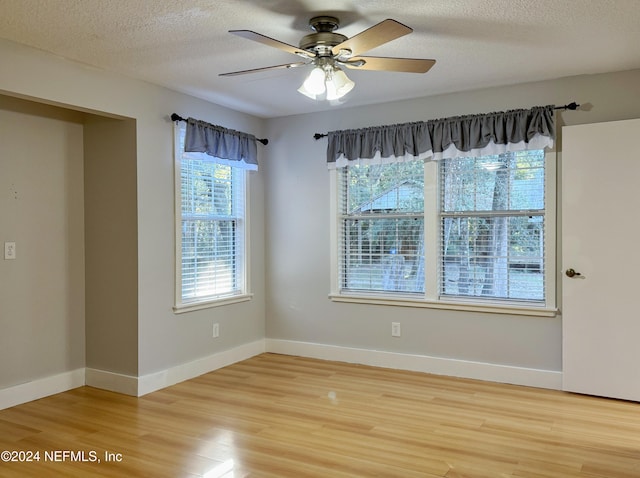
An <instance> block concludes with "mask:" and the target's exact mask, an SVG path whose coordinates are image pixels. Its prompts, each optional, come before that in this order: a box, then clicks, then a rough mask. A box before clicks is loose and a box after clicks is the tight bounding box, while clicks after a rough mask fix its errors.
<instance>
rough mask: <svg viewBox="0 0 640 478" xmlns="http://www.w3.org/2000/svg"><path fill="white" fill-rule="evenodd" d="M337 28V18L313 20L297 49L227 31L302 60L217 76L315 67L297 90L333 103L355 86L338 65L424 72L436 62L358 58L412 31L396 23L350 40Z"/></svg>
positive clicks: (382, 24)
mask: <svg viewBox="0 0 640 478" xmlns="http://www.w3.org/2000/svg"><path fill="white" fill-rule="evenodd" d="M339 26H340V22H339V20H338V19H337V18H336V17H332V16H317V17H313V18H312V19H311V20H309V27H310V28H311V29H312V30H313V31H314V33H311V34H309V35H306V36H304V37H303V38H302V39H301V40H300V44H299V46H297V47H296V46H294V45H289V44H288V43H284V42H281V41H279V40H275V39H273V38H270V37H268V36H265V35H262V34H260V33H256V32H254V31H251V30H230V31H229V33H232V34H234V35H237V36H240V37H243V38H246V39H248V40H253V41H257V42H259V43H262V44H264V45H267V46H271V47H274V48H278V49H279V50H283V51H286V52H287V53H292V54H294V55H297V56H300V57H302V58H303V59H304V61H298V62H295V63H286V64H284V65H275V66H267V67H264V68H254V69H251V70H242V71H234V72H231V73H221V74H220V76H235V75H244V74H247V73H256V72H261V71H268V70H277V69H281V68H295V67H299V66H304V65H310V64H311V65H313V66H314V68H313V70H312V71H311V73H310V74H309V76H308V77H307V78H306V80H305V81H304V83H303V84H302V86H301V87H300V88H299V89H298V91H299V92H300V93H302V94H304V95H306V96H308V97H310V98H313V99H316V100H321V99H326V100H336V99H339V98H341V97H342V96H344V95H346V94H347V93H348V92H349V91H351V90H352V89H353V87H354V86H355V83H354V82H353V81H351V80H350V79H349V78H348V77H347V75H346V74H345V73H344V71H343V70H342V69H341V68H340V67H341V66H342V67H346V68H350V69H354V70H356V69H357V70H377V71H397V72H406V73H426V72H427V71H429V69H430V68H431V67H432V66H433V65H434V64H435V60H425V59H419V58H388V57H375V56H362V55H361V54H362V53H365V52H367V51H369V50H372V49H373V48H375V47H377V46H380V45H382V44H384V43H387V42H390V41H392V40H395V39H396V38H400V37H401V36H404V35H407V34H408V33H411V32H412V31H413V30H412V29H411V28H409V27H408V26H406V25H403V24H402V23H400V22H398V21H396V20H392V19H387V20H383V21H382V22H380V23H378V24H376V25H374V26H372V27H370V28H368V29H366V30H364V31H362V32H360V33H358V34H357V35H355V36H352V37H351V38H348V37H346V36H345V35H342V34H340V33H336V32H335V31H334V30H337V29H338V28H339Z"/></svg>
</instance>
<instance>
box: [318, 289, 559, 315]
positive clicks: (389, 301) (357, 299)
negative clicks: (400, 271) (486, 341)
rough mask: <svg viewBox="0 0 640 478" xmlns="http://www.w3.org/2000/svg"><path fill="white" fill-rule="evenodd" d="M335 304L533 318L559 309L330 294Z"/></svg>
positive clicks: (556, 313) (551, 313) (554, 312)
mask: <svg viewBox="0 0 640 478" xmlns="http://www.w3.org/2000/svg"><path fill="white" fill-rule="evenodd" d="M329 298H330V299H331V300H332V301H334V302H347V303H352V304H371V305H387V306H395V307H418V308H427V309H447V310H462V311H467V312H485V313H491V314H510V315H528V316H532V317H555V316H556V315H558V309H555V308H546V307H535V306H530V305H512V304H508V305H507V304H505V305H501V304H482V303H478V302H472V301H468V302H462V301H456V302H454V301H446V300H439V301H433V300H427V299H419V298H416V297H407V296H405V297H389V296H379V295H367V294H362V295H358V294H329Z"/></svg>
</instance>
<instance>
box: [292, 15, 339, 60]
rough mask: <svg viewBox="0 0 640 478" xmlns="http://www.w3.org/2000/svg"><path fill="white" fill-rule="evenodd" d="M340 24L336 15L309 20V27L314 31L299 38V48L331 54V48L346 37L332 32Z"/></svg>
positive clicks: (321, 53) (322, 54)
mask: <svg viewBox="0 0 640 478" xmlns="http://www.w3.org/2000/svg"><path fill="white" fill-rule="evenodd" d="M339 26H340V22H339V20H338V19H337V18H336V17H329V16H321V17H313V18H312V19H311V20H309V27H310V28H311V29H312V30H314V31H315V33H311V34H309V35H306V36H304V37H303V38H302V40H300V48H302V49H303V50H306V51H310V52H314V53H317V54H319V55H321V56H324V55H331V49H332V48H333V47H334V46H336V45H339V44H340V43H342V42H344V41H346V40H347V39H348V37H346V36H344V35H341V34H340V33H334V31H333V30H336V29H337V28H338V27H339Z"/></svg>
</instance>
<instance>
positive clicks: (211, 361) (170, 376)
mask: <svg viewBox="0 0 640 478" xmlns="http://www.w3.org/2000/svg"><path fill="white" fill-rule="evenodd" d="M264 352H265V341H264V339H260V340H256V341H255V342H251V343H248V344H244V345H240V346H239V347H235V348H233V349H230V350H225V351H223V352H219V353H217V354H214V355H209V356H208V357H204V358H201V359H198V360H194V361H193V362H188V363H186V364H182V365H178V366H176V367H172V368H170V369H167V370H163V371H161V372H157V373H152V374H148V375H143V376H142V377H140V378H139V379H138V391H137V393H138V396H139V397H141V396H142V395H146V394H147V393H151V392H154V391H156V390H160V389H161V388H165V387H169V386H171V385H175V384H176V383H179V382H184V381H185V380H189V379H191V378H194V377H198V376H199V375H203V374H205V373H208V372H212V371H214V370H217V369H219V368H222V367H226V366H227V365H231V364H233V363H236V362H240V361H242V360H246V359H248V358H251V357H253V356H255V355H259V354H261V353H264Z"/></svg>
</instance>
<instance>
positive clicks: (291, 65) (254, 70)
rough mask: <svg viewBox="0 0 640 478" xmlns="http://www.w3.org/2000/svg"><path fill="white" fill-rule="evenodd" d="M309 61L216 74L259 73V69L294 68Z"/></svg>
mask: <svg viewBox="0 0 640 478" xmlns="http://www.w3.org/2000/svg"><path fill="white" fill-rule="evenodd" d="M308 64H309V62H306V61H299V62H296V63H286V64H284V65H275V66H265V67H264V68H253V69H251V70H241V71H232V72H230V73H220V74H219V75H218V76H236V75H246V74H247V73H259V72H261V71H269V70H279V69H282V68H296V67H298V66H304V65H308Z"/></svg>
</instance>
